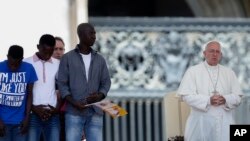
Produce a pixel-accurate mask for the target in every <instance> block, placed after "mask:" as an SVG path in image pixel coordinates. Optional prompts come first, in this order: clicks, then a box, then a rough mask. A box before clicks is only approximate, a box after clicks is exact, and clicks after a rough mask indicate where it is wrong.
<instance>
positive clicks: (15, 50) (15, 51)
mask: <svg viewBox="0 0 250 141" xmlns="http://www.w3.org/2000/svg"><path fill="white" fill-rule="evenodd" d="M7 56H8V57H12V58H13V59H23V47H21V46H19V45H12V46H10V48H9V51H8V54H7Z"/></svg>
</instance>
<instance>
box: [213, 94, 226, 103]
mask: <svg viewBox="0 0 250 141" xmlns="http://www.w3.org/2000/svg"><path fill="white" fill-rule="evenodd" d="M210 103H211V105H213V106H219V105H224V104H225V103H226V99H225V98H224V97H223V96H221V95H218V94H216V95H213V96H211V97H210Z"/></svg>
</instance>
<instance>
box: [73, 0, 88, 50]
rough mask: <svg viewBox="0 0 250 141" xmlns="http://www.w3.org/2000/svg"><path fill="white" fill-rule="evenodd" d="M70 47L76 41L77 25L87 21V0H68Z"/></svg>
mask: <svg viewBox="0 0 250 141" xmlns="http://www.w3.org/2000/svg"><path fill="white" fill-rule="evenodd" d="M69 5H70V6H69V7H70V8H69V10H70V11H69V13H70V16H69V23H70V49H73V48H75V45H76V44H77V43H78V37H77V32H76V29H77V26H78V24H80V23H83V22H88V0H69Z"/></svg>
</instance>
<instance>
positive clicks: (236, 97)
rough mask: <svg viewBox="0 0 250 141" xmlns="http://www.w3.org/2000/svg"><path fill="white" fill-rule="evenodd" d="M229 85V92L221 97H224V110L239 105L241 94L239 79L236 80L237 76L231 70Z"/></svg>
mask: <svg viewBox="0 0 250 141" xmlns="http://www.w3.org/2000/svg"><path fill="white" fill-rule="evenodd" d="M231 87H232V88H231V92H230V94H226V95H223V97H224V98H225V99H226V104H225V107H224V109H225V110H231V109H234V108H236V107H237V106H239V105H240V102H241V99H242V96H243V93H242V91H241V88H240V84H239V81H238V80H237V77H236V75H235V73H234V72H233V71H232V74H231Z"/></svg>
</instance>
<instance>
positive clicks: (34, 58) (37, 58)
mask: <svg viewBox="0 0 250 141" xmlns="http://www.w3.org/2000/svg"><path fill="white" fill-rule="evenodd" d="M33 61H34V62H37V61H41V62H49V63H53V61H52V58H51V57H50V59H49V60H47V61H44V60H41V59H40V58H39V57H38V56H37V55H36V54H34V55H33Z"/></svg>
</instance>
